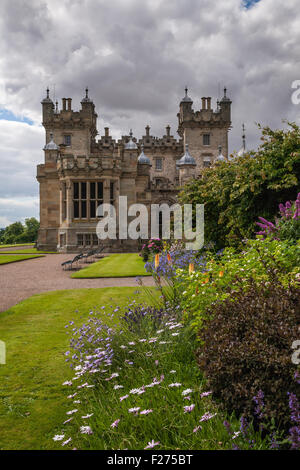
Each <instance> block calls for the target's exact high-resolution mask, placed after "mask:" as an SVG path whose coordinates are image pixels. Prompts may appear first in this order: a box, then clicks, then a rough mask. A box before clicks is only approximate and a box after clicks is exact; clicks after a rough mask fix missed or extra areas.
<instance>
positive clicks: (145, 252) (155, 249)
mask: <svg viewBox="0 0 300 470" xmlns="http://www.w3.org/2000/svg"><path fill="white" fill-rule="evenodd" d="M162 249H163V241H162V240H161V239H160V238H151V239H150V240H149V241H148V242H146V243H145V244H144V245H143V246H142V249H141V253H140V256H141V257H142V258H143V261H148V259H149V256H150V255H153V254H157V253H160V252H161V251H162Z"/></svg>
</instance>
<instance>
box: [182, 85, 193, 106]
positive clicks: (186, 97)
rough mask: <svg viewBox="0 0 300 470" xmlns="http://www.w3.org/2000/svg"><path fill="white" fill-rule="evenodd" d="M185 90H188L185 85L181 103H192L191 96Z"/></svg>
mask: <svg viewBox="0 0 300 470" xmlns="http://www.w3.org/2000/svg"><path fill="white" fill-rule="evenodd" d="M187 92H188V89H187V87H185V96H184V97H183V98H182V100H181V103H192V102H193V100H192V98H190V97H189V96H188V94H187Z"/></svg>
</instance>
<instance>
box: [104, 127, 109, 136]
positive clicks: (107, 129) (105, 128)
mask: <svg viewBox="0 0 300 470" xmlns="http://www.w3.org/2000/svg"><path fill="white" fill-rule="evenodd" d="M104 131H105V137H109V127H104Z"/></svg>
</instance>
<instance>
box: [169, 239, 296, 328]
mask: <svg viewBox="0 0 300 470" xmlns="http://www.w3.org/2000/svg"><path fill="white" fill-rule="evenodd" d="M299 265H300V250H299V246H297V245H291V244H289V243H288V242H287V241H283V242H280V241H278V240H271V239H269V238H267V239H265V240H261V239H256V240H248V241H247V242H246V243H245V245H244V250H243V251H242V252H240V251H237V250H235V249H234V248H230V247H228V248H226V249H225V250H224V251H223V252H222V254H219V255H217V256H209V254H207V261H206V265H205V269H202V270H198V271H195V272H194V273H191V274H189V273H188V272H187V271H186V270H178V271H177V274H178V276H179V277H180V288H181V298H182V302H181V304H182V308H183V309H184V311H185V317H186V320H187V321H189V322H191V324H192V326H193V327H194V328H196V329H199V328H201V327H202V326H203V324H204V323H205V322H206V320H207V319H208V315H207V308H209V307H210V306H211V304H213V303H215V302H223V301H224V300H226V299H227V298H229V297H230V296H231V295H232V293H233V292H234V291H245V292H246V291H247V289H248V288H249V283H250V281H251V282H255V283H257V284H260V283H261V282H267V281H269V280H270V271H272V270H277V272H278V278H279V280H280V282H281V283H282V284H283V285H287V284H288V283H289V282H292V283H294V284H295V283H296V275H297V273H298V272H299Z"/></svg>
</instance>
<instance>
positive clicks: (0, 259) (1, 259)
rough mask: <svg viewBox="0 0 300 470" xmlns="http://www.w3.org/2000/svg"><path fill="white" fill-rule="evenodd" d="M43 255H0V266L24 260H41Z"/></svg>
mask: <svg viewBox="0 0 300 470" xmlns="http://www.w3.org/2000/svg"><path fill="white" fill-rule="evenodd" d="M42 256H43V255H6V254H4V255H2V254H1V253H0V264H8V263H15V262H17V261H24V260H26V259H33V258H41V257H42Z"/></svg>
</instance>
